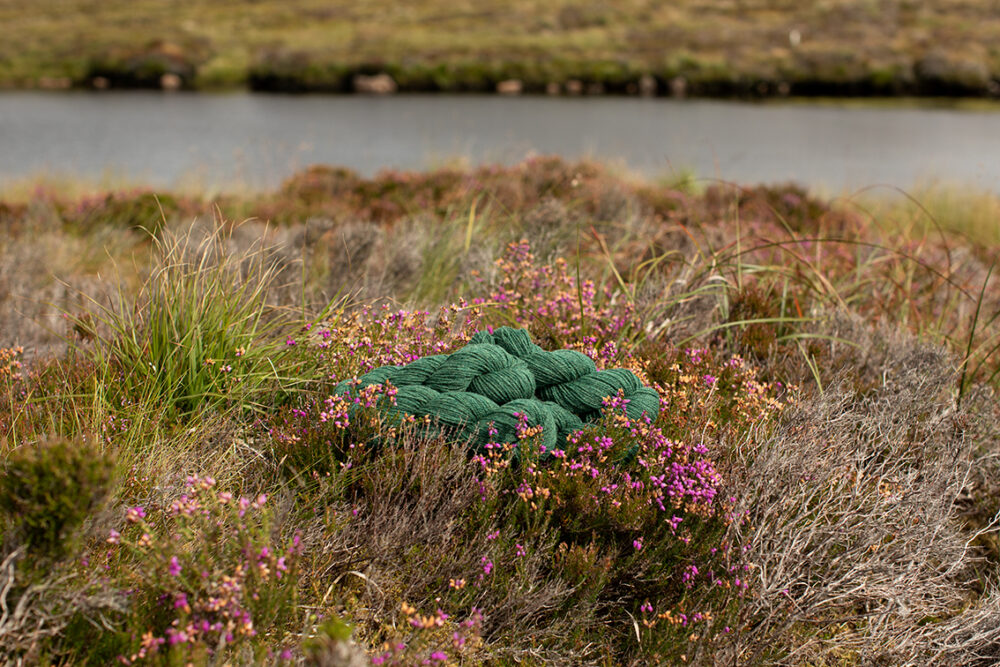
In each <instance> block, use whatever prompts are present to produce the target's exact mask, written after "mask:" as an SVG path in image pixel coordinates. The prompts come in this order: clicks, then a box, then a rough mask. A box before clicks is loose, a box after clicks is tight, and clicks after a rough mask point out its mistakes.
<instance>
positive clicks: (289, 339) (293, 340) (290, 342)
mask: <svg viewBox="0 0 1000 667" xmlns="http://www.w3.org/2000/svg"><path fill="white" fill-rule="evenodd" d="M285 345H287V346H289V347H291V346H292V345H295V339H293V338H292V337H291V336H289V337H288V340H286V341H285Z"/></svg>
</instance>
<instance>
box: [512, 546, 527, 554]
mask: <svg viewBox="0 0 1000 667" xmlns="http://www.w3.org/2000/svg"><path fill="white" fill-rule="evenodd" d="M514 549H515V550H516V551H517V555H518V556H524V555H527V553H528V550H527V549H525V548H524V546H523V545H520V544H515V545H514Z"/></svg>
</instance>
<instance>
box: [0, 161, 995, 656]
mask: <svg viewBox="0 0 1000 667" xmlns="http://www.w3.org/2000/svg"><path fill="white" fill-rule="evenodd" d="M66 192H67V191H66V190H63V189H52V188H47V187H45V186H43V185H40V186H39V187H37V188H35V189H25V190H22V191H19V192H17V193H7V194H5V195H4V196H2V197H0V225H2V226H3V229H4V232H5V233H4V235H3V236H2V237H0V238H2V239H3V240H2V241H0V257H2V260H3V261H0V267H2V269H0V271H2V273H0V317H2V326H0V331H2V335H3V339H0V347H2V348H4V350H3V351H0V453H2V454H3V459H4V466H5V469H4V470H5V474H4V476H3V477H2V478H0V528H2V530H3V541H2V548H3V552H2V554H0V555H2V558H3V560H2V567H0V584H2V585H0V599H2V601H3V602H4V609H5V610H8V611H7V612H6V613H4V614H3V616H2V620H0V647H3V648H2V650H3V651H4V652H5V653H4V656H5V658H7V659H9V660H12V661H13V660H18V659H23V660H26V661H27V662H42V661H45V662H49V663H54V664H109V663H111V662H114V661H117V662H119V663H126V664H132V663H153V664H160V663H162V664H175V663H178V662H193V663H195V664H216V663H218V664H222V663H226V662H229V663H232V664H293V663H294V664H312V665H362V664H397V665H410V664H468V665H476V664H567V665H570V664H573V665H577V664H597V665H611V664H636V665H639V664H714V663H717V662H729V663H738V664H751V665H752V664H760V665H764V664H809V665H819V664H855V663H867V662H879V661H884V662H886V663H888V664H897V663H905V662H913V663H930V662H936V663H939V664H955V665H960V664H977V661H982V664H988V663H989V662H991V661H992V660H993V659H994V657H995V656H996V655H997V654H998V651H1000V631H998V630H997V628H998V627H1000V622H998V621H1000V597H998V596H997V588H996V586H997V567H998V563H1000V557H998V553H1000V552H998V549H997V543H996V541H995V534H994V532H993V528H994V525H993V518H994V517H995V515H996V513H997V511H998V509H1000V505H998V504H997V500H996V498H997V494H996V490H997V488H998V487H1000V468H998V466H997V463H996V460H997V457H996V454H997V447H998V439H997V433H996V417H997V414H996V411H997V407H996V401H995V397H994V393H995V389H996V386H997V378H998V372H997V369H998V368H1000V362H998V360H997V357H998V354H997V352H998V341H1000V323H998V321H997V313H1000V289H998V288H997V287H996V284H995V279H994V277H993V275H992V268H991V267H992V266H993V264H994V262H995V260H996V235H997V233H998V230H997V227H996V226H995V225H996V220H995V218H993V217H992V215H991V213H990V212H991V211H993V210H995V209H994V208H992V207H995V206H996V200H995V199H992V198H988V197H985V196H982V195H978V196H977V197H978V199H977V200H976V205H975V206H970V205H968V203H969V201H970V200H971V199H972V198H971V196H968V195H966V196H964V197H963V198H962V200H961V201H959V202H955V201H954V200H951V199H949V197H948V196H946V195H947V194H948V193H946V192H943V191H938V192H930V191H928V192H926V193H924V195H923V196H924V198H925V200H926V202H927V205H926V206H918V205H917V204H916V203H914V202H910V201H898V202H895V203H887V202H882V203H881V204H879V206H880V207H881V208H872V207H871V206H868V205H862V204H861V203H860V202H829V201H824V200H819V199H816V198H814V197H812V196H809V195H808V194H807V193H806V192H804V191H803V190H801V189H799V188H797V187H795V186H775V187H757V188H736V187H730V186H723V185H710V186H700V187H695V186H693V185H692V184H691V183H690V182H686V183H651V182H636V181H631V180H627V179H623V178H621V177H620V176H617V175H615V174H614V173H612V172H609V171H608V170H607V169H605V168H604V167H602V166H600V165H597V164H592V163H565V162H562V161H559V160H556V159H548V158H541V159H536V160H532V161H528V162H525V163H522V164H520V165H517V166H514V167H483V168H479V169H471V170H439V171H433V172H427V173H397V172H386V173H383V174H380V175H378V176H377V177H375V178H371V179H368V178H361V177H359V176H357V175H356V174H354V173H352V172H350V171H347V170H343V169H337V168H330V167H314V168H312V169H309V170H307V171H303V172H301V173H299V174H297V175H295V176H293V177H292V178H290V179H289V180H288V181H287V182H286V183H285V184H284V185H283V186H282V187H281V188H279V189H278V190H276V191H274V192H268V193H258V194H249V193H248V194H241V195H225V196H217V197H212V198H207V197H204V196H201V195H198V194H197V193H194V194H191V193H189V194H170V193H162V192H161V193H152V192H149V191H145V190H128V191H126V190H114V191H102V192H90V193H79V192H78V193H72V194H65V193H66ZM960 214H961V215H960ZM237 221H242V222H237ZM991 225H992V226H991ZM500 326H513V327H520V328H525V329H527V330H528V331H529V332H530V334H531V336H532V338H533V339H534V340H535V342H536V343H538V344H539V345H541V346H542V347H543V348H544V349H546V350H555V349H562V348H573V349H576V350H579V351H580V352H582V353H583V354H585V355H587V356H589V357H591V358H592V359H593V360H594V363H595V364H597V366H598V367H600V368H619V367H623V368H628V369H631V370H632V371H633V372H635V373H636V374H637V376H638V377H639V378H641V380H642V382H643V383H645V384H646V385H648V386H650V387H652V388H654V389H655V390H656V392H657V393H658V394H659V396H660V400H661V405H662V407H663V409H662V411H661V414H660V416H659V417H658V418H657V419H656V420H655V421H654V422H652V423H647V422H645V421H643V420H642V419H632V418H628V417H627V416H625V415H624V414H621V413H620V407H621V406H620V404H617V403H616V402H615V401H613V400H612V401H610V402H609V404H608V405H607V407H606V409H605V413H604V415H603V416H602V417H600V418H595V421H594V422H593V423H591V424H589V425H587V426H585V427H584V430H583V431H581V432H579V433H577V434H576V435H574V436H571V438H570V439H569V440H567V442H566V443H565V445H564V447H563V449H561V450H560V453H559V455H558V456H556V457H555V458H554V459H547V458H546V457H545V456H542V455H541V452H540V451H539V444H538V443H539V440H538V437H540V436H539V434H538V433H537V432H536V431H535V430H532V429H525V430H523V431H522V432H520V434H519V438H518V439H517V441H516V443H515V444H516V450H517V455H516V456H510V455H509V452H507V451H506V450H505V449H504V448H497V449H496V450H495V451H493V450H491V451H490V452H488V453H485V454H481V455H479V456H476V457H470V455H469V452H468V446H467V443H465V442H463V441H461V440H458V439H456V438H454V437H449V435H448V434H447V433H441V432H436V431H428V430H427V429H424V428H421V427H420V424H419V423H414V424H408V423H402V424H400V423H399V422H394V421H389V420H387V418H386V412H385V410H384V409H382V408H383V407H384V406H385V405H386V403H385V402H386V401H389V400H391V399H390V398H389V395H390V394H391V393H392V391H391V389H392V388H391V387H390V386H386V385H382V386H377V385H376V386H372V387H371V388H369V389H368V390H367V393H366V394H365V395H364V396H363V397H361V398H358V402H357V403H356V404H355V403H351V401H352V399H351V398H348V399H346V400H347V403H345V402H344V401H342V400H341V399H340V398H336V397H334V387H335V385H336V384H337V382H339V381H341V380H344V379H347V378H352V377H356V376H359V375H360V374H363V373H365V372H367V371H369V370H371V369H372V368H375V367H380V366H383V365H386V364H397V363H404V362H407V361H409V360H412V359H414V358H418V357H424V356H427V355H431V354H437V353H449V352H453V351H454V350H456V349H458V348H460V347H462V346H463V345H464V344H465V343H466V342H467V341H468V340H469V338H470V337H471V336H472V335H473V334H474V333H475V332H477V331H482V330H484V329H489V328H493V327H500Z"/></svg>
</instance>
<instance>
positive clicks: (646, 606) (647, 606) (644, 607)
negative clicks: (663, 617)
mask: <svg viewBox="0 0 1000 667" xmlns="http://www.w3.org/2000/svg"><path fill="white" fill-rule="evenodd" d="M639 611H641V612H642V613H644V614H651V613H653V605H651V604H649V602H643V603H642V606H641V607H639Z"/></svg>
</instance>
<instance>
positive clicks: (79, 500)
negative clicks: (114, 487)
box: [0, 438, 114, 560]
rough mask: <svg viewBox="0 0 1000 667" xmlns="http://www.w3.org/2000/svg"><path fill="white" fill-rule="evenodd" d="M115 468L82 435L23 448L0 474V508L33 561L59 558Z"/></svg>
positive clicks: (101, 496) (105, 488)
mask: <svg viewBox="0 0 1000 667" xmlns="http://www.w3.org/2000/svg"><path fill="white" fill-rule="evenodd" d="M113 471H114V464H113V463H112V461H111V459H110V457H109V456H108V455H107V454H105V453H104V452H102V451H100V450H98V449H97V448H96V447H95V446H93V445H92V444H89V443H87V442H85V441H83V440H82V439H79V440H69V439H65V438H58V439H54V440H48V441H42V442H39V443H37V444H35V445H24V446H21V447H19V448H17V449H15V450H14V451H13V452H11V454H10V456H9V457H8V459H7V465H6V470H5V471H4V475H3V476H2V477H0V512H3V515H4V519H5V521H7V522H9V523H11V524H13V526H14V530H13V535H14V536H15V539H16V540H17V541H19V542H21V543H22V544H23V545H25V546H26V547H27V548H28V549H29V550H30V553H31V557H32V558H33V559H42V560H49V559H58V558H61V557H62V556H64V555H65V554H66V553H68V552H69V551H70V550H71V547H72V545H73V543H74V541H75V538H76V533H77V531H78V529H79V528H80V526H81V525H82V524H83V522H84V521H85V520H86V519H87V518H88V517H90V516H91V515H92V514H93V513H94V512H95V511H96V510H97V509H98V508H99V507H100V505H101V504H102V503H103V502H104V500H105V498H106V497H107V495H108V493H109V491H110V483H111V479H112V473H113Z"/></svg>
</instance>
